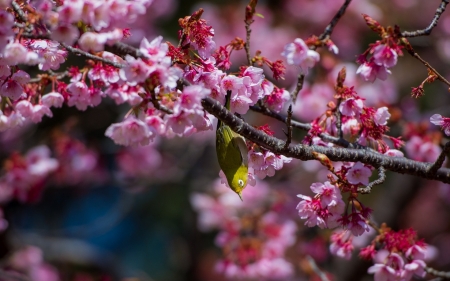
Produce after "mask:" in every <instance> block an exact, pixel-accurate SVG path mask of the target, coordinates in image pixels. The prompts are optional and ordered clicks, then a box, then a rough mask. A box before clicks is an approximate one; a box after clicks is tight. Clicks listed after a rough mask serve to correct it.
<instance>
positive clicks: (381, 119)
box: [373, 106, 391, 126]
mask: <svg viewBox="0 0 450 281" xmlns="http://www.w3.org/2000/svg"><path fill="white" fill-rule="evenodd" d="M390 117H391V114H390V113H389V110H388V108H387V107H386V106H383V107H380V108H378V109H377V112H376V113H375V116H374V119H373V121H374V122H375V124H377V125H378V126H385V125H386V124H387V120H389V118H390Z"/></svg>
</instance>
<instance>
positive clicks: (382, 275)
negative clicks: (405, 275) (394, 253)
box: [367, 263, 400, 281]
mask: <svg viewBox="0 0 450 281" xmlns="http://www.w3.org/2000/svg"><path fill="white" fill-rule="evenodd" d="M367 272H368V273H369V274H374V275H375V276H374V280H375V281H395V280H399V279H400V278H399V276H398V273H397V272H396V271H395V269H393V268H392V267H390V266H387V265H385V264H380V263H376V264H374V265H372V266H371V267H369V269H368V270H367Z"/></svg>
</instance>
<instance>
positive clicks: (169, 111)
mask: <svg viewBox="0 0 450 281" xmlns="http://www.w3.org/2000/svg"><path fill="white" fill-rule="evenodd" d="M144 88H145V90H146V91H147V93H149V94H150V95H151V97H152V99H151V102H152V104H153V106H154V107H155V108H156V109H158V110H161V111H162V112H165V113H167V114H173V110H171V109H169V108H167V107H165V106H164V105H162V104H160V103H159V101H158V99H157V98H156V94H155V91H152V90H150V89H149V88H148V87H147V86H144Z"/></svg>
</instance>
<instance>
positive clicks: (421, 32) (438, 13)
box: [401, 0, 449, 37]
mask: <svg viewBox="0 0 450 281" xmlns="http://www.w3.org/2000/svg"><path fill="white" fill-rule="evenodd" d="M448 3H449V0H442V2H441V4H440V5H439V7H438V8H437V9H436V13H434V17H433V19H432V20H431V23H430V24H429V25H428V26H427V27H426V28H425V29H421V30H416V31H403V32H402V33H401V35H402V37H417V36H422V35H430V34H431V31H432V30H433V28H434V27H436V25H437V23H438V21H439V18H440V17H441V15H442V13H443V12H444V11H445V7H446V6H447V5H448Z"/></svg>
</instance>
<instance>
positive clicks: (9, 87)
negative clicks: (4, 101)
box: [0, 78, 24, 101]
mask: <svg viewBox="0 0 450 281" xmlns="http://www.w3.org/2000/svg"><path fill="white" fill-rule="evenodd" d="M22 94H24V91H23V87H22V85H21V84H20V83H19V82H17V81H16V80H14V79H11V78H8V79H7V80H6V81H4V82H3V84H2V86H1V88H0V95H2V96H4V97H8V98H10V99H12V100H13V101H16V100H18V99H19V98H20V97H21V96H22Z"/></svg>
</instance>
